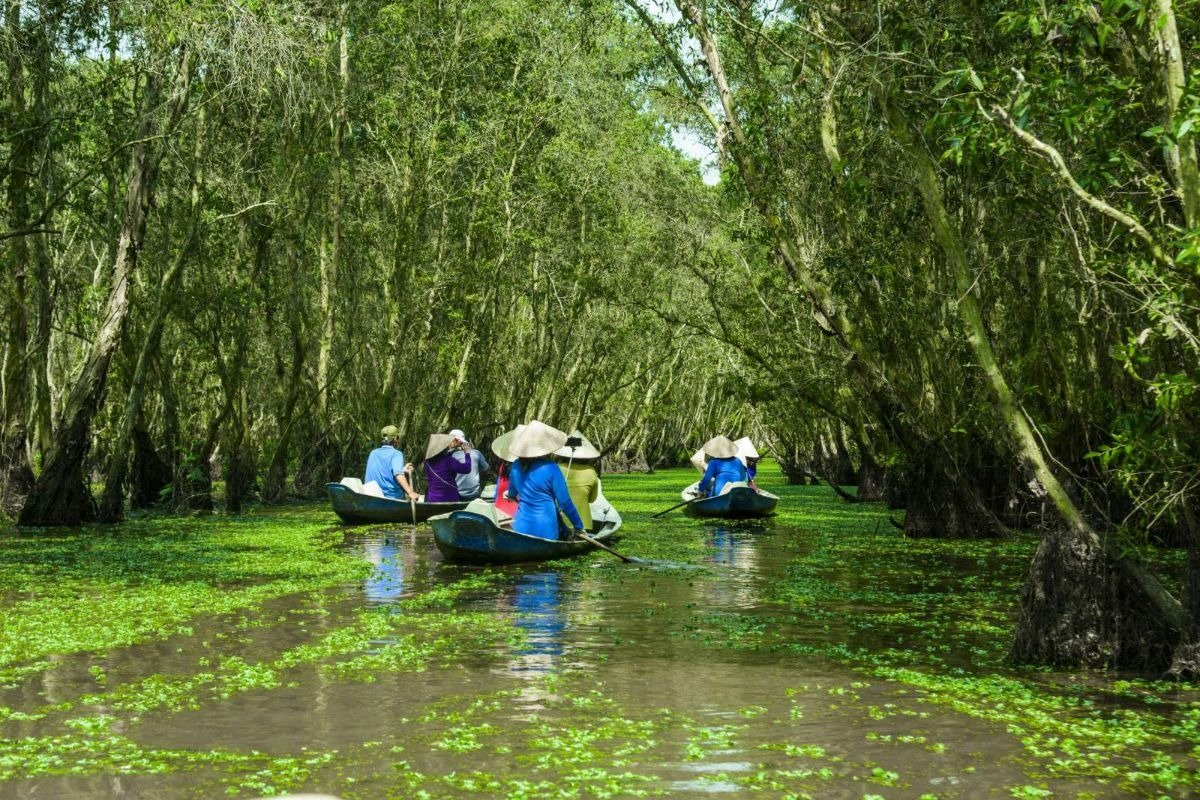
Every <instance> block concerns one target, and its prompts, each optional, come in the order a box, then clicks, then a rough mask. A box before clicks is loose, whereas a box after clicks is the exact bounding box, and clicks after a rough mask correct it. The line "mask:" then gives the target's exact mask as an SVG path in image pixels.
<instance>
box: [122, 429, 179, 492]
mask: <svg viewBox="0 0 1200 800" xmlns="http://www.w3.org/2000/svg"><path fill="white" fill-rule="evenodd" d="M171 474H172V468H171V464H169V463H168V462H167V461H166V460H164V459H163V457H162V456H161V455H159V452H158V448H157V447H155V445H154V440H153V439H151V438H150V432H149V431H147V430H146V429H145V428H144V427H142V426H140V425H139V426H138V427H137V428H136V429H134V431H133V458H132V466H131V467H130V471H129V507H130V508H150V507H151V506H155V505H158V504H159V503H160V502H162V499H163V492H164V490H166V489H167V487H169V486H170V485H171Z"/></svg>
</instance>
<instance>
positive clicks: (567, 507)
mask: <svg viewBox="0 0 1200 800" xmlns="http://www.w3.org/2000/svg"><path fill="white" fill-rule="evenodd" d="M508 493H509V494H510V495H512V496H514V497H516V498H517V515H516V516H515V517H513V530H514V531H517V532H518V533H524V534H527V535H529V536H540V537H541V538H543V539H557V538H558V513H559V511H561V512H562V513H563V514H566V515H567V519H569V520H570V521H571V524H572V525H573V526H574V527H575V528H576V529H581V528H583V520H582V519H581V518H580V516H579V510H578V509H576V508H575V503H573V502H572V501H571V495H570V493H569V492H568V491H567V481H566V479H565V478H564V477H563V474H562V470H560V469H559V468H558V464H555V463H554V462H553V461H550V460H549V459H545V458H539V459H538V460H536V461H534V462H533V463H532V464H529V465H528V466H526V465H524V464H521V463H520V462H517V463H516V464H513V467H512V469H511V470H510V472H509V482H508Z"/></svg>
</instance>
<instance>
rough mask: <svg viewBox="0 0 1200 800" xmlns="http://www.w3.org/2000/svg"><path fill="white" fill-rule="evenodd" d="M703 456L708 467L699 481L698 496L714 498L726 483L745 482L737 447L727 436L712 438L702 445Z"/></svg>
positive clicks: (743, 467)
mask: <svg viewBox="0 0 1200 800" xmlns="http://www.w3.org/2000/svg"><path fill="white" fill-rule="evenodd" d="M703 449H704V455H706V456H708V466H707V467H705V468H704V477H703V478H701V479H700V486H699V487H698V488H699V491H700V496H701V497H715V496H717V495H719V494H721V491H722V490H723V489H724V488H725V484H727V483H736V482H738V481H745V480H746V467H745V466H743V464H742V462H741V461H739V460H738V457H737V452H738V451H737V445H735V444H734V443H733V442H731V441H729V437H727V436H714V437H713V438H711V439H709V440H708V441H707V442H705V443H704V448H703Z"/></svg>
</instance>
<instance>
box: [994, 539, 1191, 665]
mask: <svg viewBox="0 0 1200 800" xmlns="http://www.w3.org/2000/svg"><path fill="white" fill-rule="evenodd" d="M1155 585H1156V581H1154V580H1153V578H1152V577H1151V576H1147V575H1146V574H1145V573H1144V572H1143V571H1142V570H1141V567H1139V566H1138V565H1136V564H1134V563H1132V562H1129V561H1127V560H1124V559H1114V558H1113V557H1112V556H1110V555H1109V554H1108V553H1106V552H1105V551H1104V549H1103V548H1101V547H1095V546H1093V545H1091V544H1089V543H1088V542H1086V541H1083V540H1081V539H1079V538H1077V537H1071V536H1069V535H1067V534H1066V533H1064V532H1053V533H1049V534H1047V535H1046V536H1045V537H1044V538H1043V539H1042V543H1041V545H1040V546H1039V547H1038V549H1037V552H1036V553H1035V554H1034V557H1033V563H1032V564H1031V565H1030V570H1029V577H1028V578H1027V580H1026V583H1025V587H1024V589H1023V590H1022V594H1021V616H1020V619H1019V621H1018V623H1017V632H1016V638H1015V640H1014V641H1013V645H1012V648H1011V649H1010V651H1009V660H1010V661H1012V662H1013V663H1016V664H1037V665H1050V666H1058V667H1080V666H1084V667H1115V668H1120V669H1134V670H1143V671H1150V672H1158V673H1161V672H1163V671H1164V670H1166V669H1167V667H1168V666H1169V665H1170V664H1171V659H1172V651H1173V650H1174V648H1175V646H1176V644H1177V642H1178V640H1179V635H1180V631H1179V627H1178V625H1177V624H1176V622H1177V620H1173V619H1172V618H1171V615H1169V614H1166V613H1164V603H1166V602H1174V600H1173V598H1170V595H1167V594H1166V592H1165V590H1162V591H1161V592H1154V591H1152V588H1153V586H1155ZM1159 589H1161V587H1159Z"/></svg>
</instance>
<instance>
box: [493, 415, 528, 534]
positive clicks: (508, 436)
mask: <svg viewBox="0 0 1200 800" xmlns="http://www.w3.org/2000/svg"><path fill="white" fill-rule="evenodd" d="M523 430H525V426H524V425H518V426H517V427H515V428H513V429H512V430H511V431H506V432H504V433H502V434H500V435H499V436H497V437H496V438H495V439H493V440H492V452H493V453H495V454H496V457H497V458H499V459H500V466H498V467H496V500H495V504H496V508H497V509H498V510H500V511H502V512H503V513H505V514H507V515H508V516H510V517H513V516H516V514H517V502H516V501H515V500H513V499H512V498H510V497H506V496H505V494H506V493H507V492H508V486H509V482H510V481H511V479H512V468H513V467H514V466H516V465H515V464H513V463H512V462H513V461H514V460H515V459H516V456H514V455H513V454H512V453H510V452H508V446H509V445H510V444H512V440H513V437H515V436H516V435H517V434H518V433H520V432H521V431H523Z"/></svg>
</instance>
